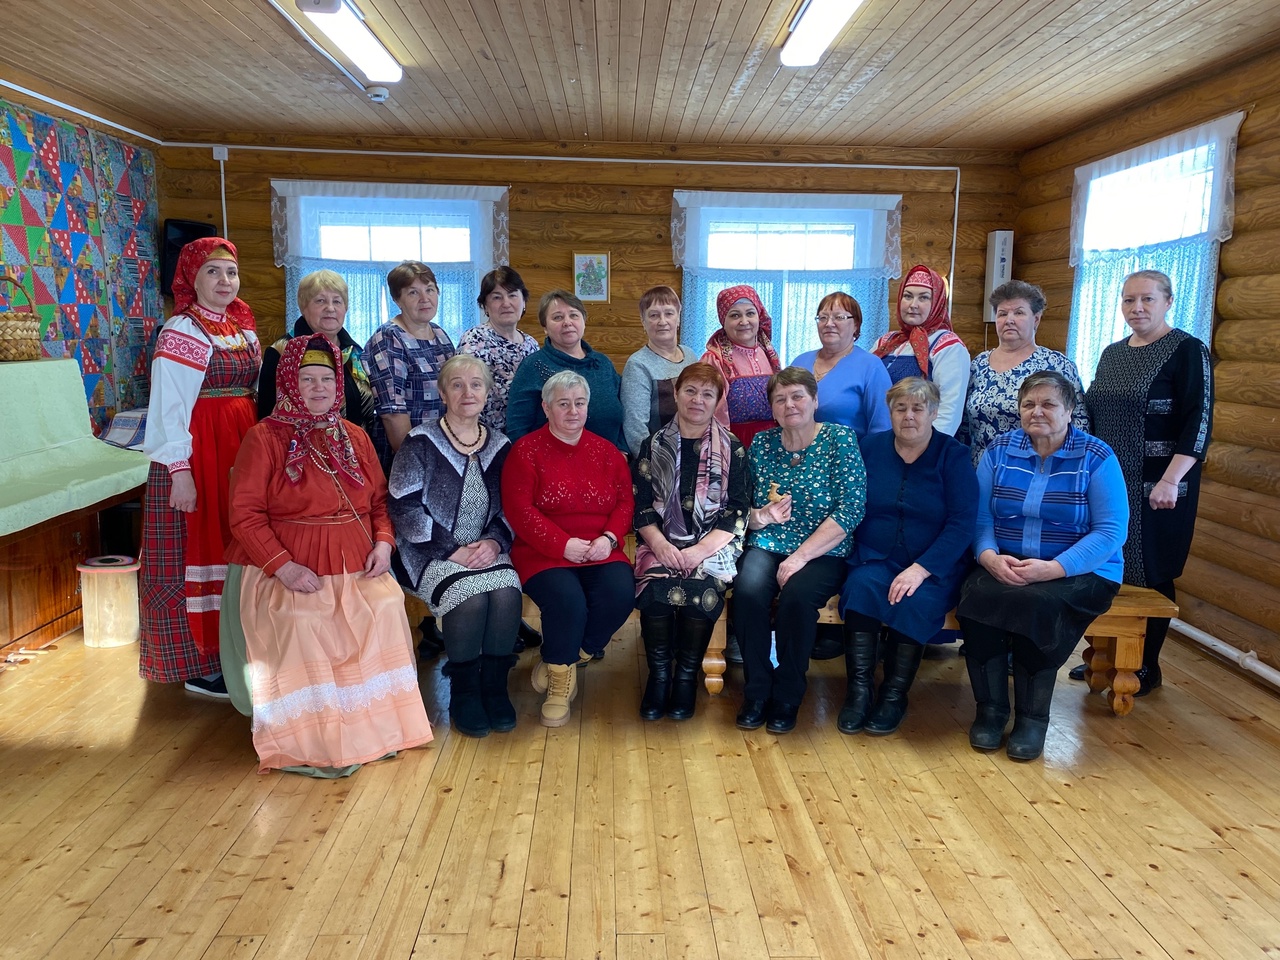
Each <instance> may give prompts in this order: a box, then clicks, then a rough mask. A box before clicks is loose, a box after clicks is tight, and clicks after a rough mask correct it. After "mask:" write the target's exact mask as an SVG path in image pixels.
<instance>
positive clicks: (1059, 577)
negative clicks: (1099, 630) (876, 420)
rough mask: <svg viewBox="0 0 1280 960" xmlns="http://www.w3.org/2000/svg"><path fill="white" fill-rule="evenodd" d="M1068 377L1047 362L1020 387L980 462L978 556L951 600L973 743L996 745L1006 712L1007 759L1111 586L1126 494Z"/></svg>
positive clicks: (1017, 751)
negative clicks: (959, 631) (1080, 415)
mask: <svg viewBox="0 0 1280 960" xmlns="http://www.w3.org/2000/svg"><path fill="white" fill-rule="evenodd" d="M1075 403H1076V389H1075V386H1074V385H1073V384H1072V383H1071V381H1069V380H1068V379H1067V378H1066V377H1064V376H1063V375H1062V374H1060V373H1056V372H1054V371H1051V370H1044V371H1040V372H1038V373H1033V374H1031V375H1030V376H1029V377H1027V378H1026V379H1025V380H1023V381H1022V386H1021V388H1019V390H1018V409H1019V411H1020V414H1021V418H1022V426H1021V428H1020V429H1017V430H1011V431H1010V432H1009V433H1003V434H1001V435H1000V436H998V437H997V438H996V439H995V440H993V441H992V442H991V444H990V445H989V446H988V447H987V450H986V453H984V454H983V456H982V461H981V462H980V463H979V464H978V528H977V536H976V537H975V538H974V553H975V555H976V556H977V559H978V563H979V565H980V566H979V568H978V569H976V570H974V572H973V573H971V574H970V575H969V577H968V579H966V580H965V583H964V587H963V588H962V590H961V595H960V606H959V609H958V611H957V615H958V618H959V620H960V626H961V627H962V628H963V630H964V637H965V652H966V654H967V656H966V660H967V663H968V668H969V681H970V683H972V684H973V696H974V699H975V700H976V701H977V716H976V718H975V720H974V722H973V726H972V727H971V728H970V729H969V743H970V744H972V745H973V747H974V749H976V750H996V749H998V748H999V746H1000V742H1001V740H1002V738H1003V736H1004V727H1005V723H1006V722H1007V721H1008V719H1009V679H1008V666H1007V658H1006V653H1007V651H1008V650H1009V649H1010V648H1012V651H1013V692H1014V703H1013V706H1014V714H1015V718H1014V724H1013V730H1012V732H1011V733H1010V734H1009V743H1008V747H1007V752H1008V755H1009V758H1010V759H1011V760H1034V759H1035V758H1036V757H1038V756H1040V754H1041V753H1042V752H1043V750H1044V738H1045V732H1046V730H1047V729H1048V726H1049V705H1050V703H1051V702H1052V700H1053V687H1054V683H1055V682H1056V681H1057V675H1058V668H1059V667H1061V666H1062V665H1063V664H1064V663H1066V661H1067V658H1068V657H1069V656H1070V655H1071V651H1072V650H1073V649H1075V646H1076V643H1077V642H1078V641H1079V640H1080V637H1081V636H1082V635H1083V634H1084V631H1085V630H1086V629H1087V628H1088V626H1089V624H1090V623H1092V622H1093V620H1094V619H1095V618H1096V617H1098V616H1100V615H1101V614H1103V613H1105V612H1106V611H1107V609H1108V608H1109V607H1110V606H1111V601H1112V599H1113V598H1114V597H1115V595H1116V593H1117V592H1119V590H1120V578H1121V575H1122V574H1123V572H1124V557H1123V555H1122V553H1121V549H1122V547H1123V546H1124V540H1125V533H1126V530H1127V528H1128V523H1129V504H1128V500H1127V495H1126V493H1125V485H1124V477H1123V476H1122V475H1121V473H1120V464H1119V462H1118V461H1117V460H1116V456H1115V454H1114V453H1113V452H1112V450H1111V448H1110V447H1108V446H1107V445H1106V444H1105V443H1103V442H1102V441H1101V440H1099V439H1097V438H1096V437H1091V436H1089V435H1088V434H1086V433H1082V432H1081V431H1079V430H1077V429H1076V428H1075V427H1073V426H1071V414H1072V411H1073V409H1074V407H1075Z"/></svg>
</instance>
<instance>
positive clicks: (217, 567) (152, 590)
mask: <svg viewBox="0 0 1280 960" xmlns="http://www.w3.org/2000/svg"><path fill="white" fill-rule="evenodd" d="M236 260H237V255H236V248H235V246H233V245H232V244H231V243H230V242H229V241H227V240H224V239H223V238H221V237H206V238H204V239H201V240H196V241H193V242H191V243H189V244H187V245H186V246H185V247H183V248H182V252H181V254H179V256H178V266H177V269H176V271H175V273H174V278H173V306H174V315H173V317H172V318H170V319H169V320H168V321H167V322H166V323H165V325H164V327H163V328H162V329H161V331H160V336H159V337H158V338H157V340H156V352H155V358H154V359H153V361H152V364H151V400H150V405H149V407H148V409H147V432H146V438H145V440H144V441H143V450H144V451H145V452H146V454H147V456H149V457H150V458H151V461H152V463H151V472H150V474H149V475H148V477H147V492H146V501H145V508H144V513H143V537H142V540H143V543H142V558H141V559H142V571H141V573H142V576H141V598H140V599H141V605H142V636H141V645H140V650H139V655H140V668H139V672H140V673H141V675H142V677H143V678H144V679H147V680H156V681H159V682H161V683H176V682H185V684H186V687H187V689H188V690H191V691H192V692H194V693H202V694H205V695H208V696H213V697H218V698H220V699H226V696H227V693H226V686H225V685H224V684H223V683H222V677H221V667H220V666H219V663H218V611H219V607H220V604H221V598H222V583H223V579H224V578H225V577H226V572H227V565H226V560H225V558H224V551H225V549H226V545H227V543H228V542H229V541H230V538H231V534H230V531H229V529H228V526H227V485H228V478H229V476H230V473H231V466H232V464H233V463H234V462H235V458H236V454H237V453H238V452H239V450H240V441H241V440H242V439H243V438H244V435H245V434H246V433H248V431H249V428H250V427H252V426H253V424H254V422H255V420H256V419H257V417H256V411H255V408H254V386H255V384H256V383H257V380H258V370H259V369H260V367H261V366H262V351H261V348H260V347H259V345H258V338H257V335H256V334H255V332H254V320H253V312H252V311H251V310H250V309H249V305H248V304H246V303H245V302H244V301H243V300H241V299H239V297H237V294H238V293H239V291H240V274H239V268H238V265H237V263H236Z"/></svg>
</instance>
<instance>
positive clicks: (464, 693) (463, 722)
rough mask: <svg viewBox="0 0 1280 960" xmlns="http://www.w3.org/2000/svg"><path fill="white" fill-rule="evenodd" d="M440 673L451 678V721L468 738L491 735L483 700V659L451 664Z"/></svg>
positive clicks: (450, 662) (445, 666) (446, 665)
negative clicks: (481, 663) (481, 684)
mask: <svg viewBox="0 0 1280 960" xmlns="http://www.w3.org/2000/svg"><path fill="white" fill-rule="evenodd" d="M441 672H442V673H443V674H444V675H445V676H446V677H448V678H449V722H450V723H452V724H453V729H455V730H457V731H458V732H459V733H463V734H466V735H467V736H468V737H487V736H488V735H489V716H488V714H486V713H485V712H484V704H483V703H482V702H481V700H480V658H479V657H476V658H475V659H474V660H466V661H463V662H462V663H457V662H455V661H453V660H450V661H448V662H447V663H446V664H445V665H444V666H443V667H442V668H441Z"/></svg>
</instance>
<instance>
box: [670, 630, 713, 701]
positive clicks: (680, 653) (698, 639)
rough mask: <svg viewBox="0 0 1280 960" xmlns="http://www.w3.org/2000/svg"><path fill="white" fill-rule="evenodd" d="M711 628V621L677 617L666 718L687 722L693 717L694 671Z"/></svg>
mask: <svg viewBox="0 0 1280 960" xmlns="http://www.w3.org/2000/svg"><path fill="white" fill-rule="evenodd" d="M715 625H716V624H715V621H714V620H708V619H706V618H705V617H690V616H687V615H685V614H681V616H680V620H679V622H678V623H677V624H676V650H675V676H674V678H673V680H672V683H671V702H670V704H669V706H668V707H667V716H668V717H670V718H671V719H672V720H688V719H689V718H690V717H692V716H693V711H694V709H695V707H696V705H697V702H698V670H699V669H700V668H701V667H702V658H703V657H704V656H706V653H707V645H708V644H709V643H710V642H711V631H712V630H714V629H715Z"/></svg>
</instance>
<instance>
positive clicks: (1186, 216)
mask: <svg viewBox="0 0 1280 960" xmlns="http://www.w3.org/2000/svg"><path fill="white" fill-rule="evenodd" d="M1243 119H1244V113H1243V112H1240V113H1233V114H1231V115H1230V116H1226V117H1222V118H1220V119H1218V120H1214V121H1211V122H1209V123H1205V124H1201V125H1200V126H1198V127H1193V128H1191V129H1189V130H1183V131H1181V132H1180V133H1176V134H1174V135H1172V136H1169V137H1165V138H1164V139H1162V140H1157V141H1154V142H1152V143H1148V144H1144V145H1143V146H1140V147H1136V148H1134V149H1132V150H1126V151H1125V152H1123V153H1119V154H1116V155H1115V156H1112V157H1107V158H1106V159H1104V160H1099V161H1097V162H1095V163H1091V164H1086V165H1085V166H1082V167H1078V168H1077V169H1076V176H1075V188H1074V190H1073V192H1072V196H1071V265H1072V266H1073V267H1075V268H1076V271H1075V289H1074V291H1073V295H1072V299H1071V326H1070V333H1069V335H1068V340H1067V353H1068V355H1069V356H1070V357H1071V358H1072V360H1074V361H1075V364H1076V366H1077V367H1078V368H1079V370H1080V376H1081V378H1082V379H1083V381H1084V383H1085V385H1086V386H1087V385H1088V384H1089V382H1090V381H1091V380H1092V379H1093V373H1094V369H1095V368H1096V367H1097V364H1098V357H1099V356H1100V355H1101V353H1102V350H1103V348H1105V347H1106V346H1108V345H1109V344H1111V343H1114V342H1115V341H1117V340H1119V339H1120V338H1121V337H1123V336H1125V334H1126V332H1127V328H1126V326H1125V323H1124V318H1123V317H1122V316H1121V315H1120V309H1119V302H1120V288H1121V286H1122V284H1123V282H1124V278H1125V277H1126V276H1127V275H1129V274H1130V273H1133V272H1135V271H1137V270H1161V271H1163V272H1164V273H1166V274H1168V275H1169V279H1170V280H1171V281H1172V282H1173V293H1174V304H1173V308H1172V310H1171V311H1170V313H1169V322H1170V323H1171V324H1172V325H1173V326H1175V327H1177V328H1178V329H1180V330H1185V331H1187V332H1188V333H1190V334H1192V335H1193V336H1196V337H1198V338H1200V339H1201V340H1203V341H1204V342H1205V343H1208V342H1209V340H1210V337H1211V335H1212V332H1213V309H1214V298H1215V295H1216V291H1217V281H1218V252H1219V249H1220V248H1221V245H1222V241H1224V240H1228V239H1230V237H1231V229H1232V220H1233V213H1234V205H1235V201H1234V198H1235V153H1236V137H1237V134H1238V132H1239V130H1240V123H1241V121H1243Z"/></svg>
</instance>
